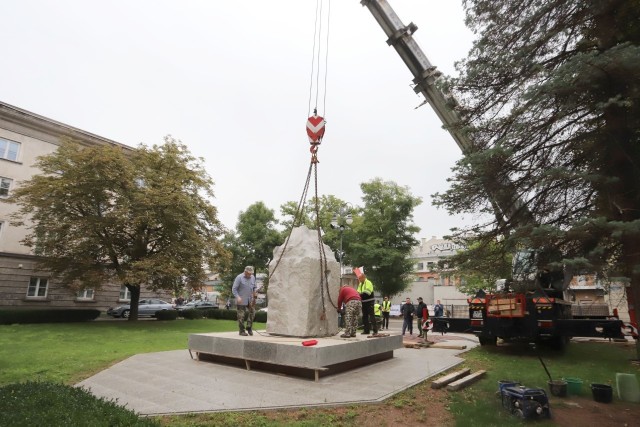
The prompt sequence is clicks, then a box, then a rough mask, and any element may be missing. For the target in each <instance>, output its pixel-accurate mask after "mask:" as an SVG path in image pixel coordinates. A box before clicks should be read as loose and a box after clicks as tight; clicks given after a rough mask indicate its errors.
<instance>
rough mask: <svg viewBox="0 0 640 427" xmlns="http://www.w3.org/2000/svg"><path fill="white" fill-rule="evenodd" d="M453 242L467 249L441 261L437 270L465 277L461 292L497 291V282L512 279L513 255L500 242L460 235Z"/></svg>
mask: <svg viewBox="0 0 640 427" xmlns="http://www.w3.org/2000/svg"><path fill="white" fill-rule="evenodd" d="M454 241H455V242H456V243H457V244H459V245H461V246H462V247H463V248H464V249H461V250H459V251H458V252H457V253H456V254H454V255H452V256H450V257H447V258H445V259H442V260H440V261H439V262H438V270H440V271H442V272H447V271H451V270H453V271H455V273H456V274H457V275H459V276H460V277H461V278H462V281H461V283H460V285H458V290H459V291H460V292H462V293H464V294H467V295H473V294H475V293H476V292H477V291H478V290H479V289H483V290H485V291H491V290H495V288H496V282H497V281H498V280H500V279H508V278H510V277H511V260H512V254H511V253H510V252H509V251H508V250H507V249H506V248H505V247H504V245H502V244H501V242H497V241H483V240H476V239H475V238H474V237H473V236H458V237H456V238H454Z"/></svg>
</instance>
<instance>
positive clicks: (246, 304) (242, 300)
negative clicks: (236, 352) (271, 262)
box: [231, 265, 258, 336]
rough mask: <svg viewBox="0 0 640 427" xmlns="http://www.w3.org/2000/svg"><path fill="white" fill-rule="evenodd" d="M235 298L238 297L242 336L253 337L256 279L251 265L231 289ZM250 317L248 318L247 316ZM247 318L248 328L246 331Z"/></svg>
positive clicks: (237, 303)
mask: <svg viewBox="0 0 640 427" xmlns="http://www.w3.org/2000/svg"><path fill="white" fill-rule="evenodd" d="M231 292H232V293H233V296H234V297H236V305H237V307H236V310H237V312H238V328H239V329H240V335H242V336H247V335H253V330H252V327H253V318H254V316H255V299H256V297H257V296H258V295H257V294H256V278H255V276H254V275H253V267H251V266H250V265H248V266H246V267H245V268H244V272H243V273H240V274H238V276H237V277H236V279H235V280H234V281H233V286H232V287H231ZM247 315H248V316H247ZM245 317H246V318H247V327H246V331H245V326H244V322H245Z"/></svg>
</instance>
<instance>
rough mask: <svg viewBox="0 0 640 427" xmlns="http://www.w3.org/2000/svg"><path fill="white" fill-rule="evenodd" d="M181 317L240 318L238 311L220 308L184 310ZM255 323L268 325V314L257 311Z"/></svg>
mask: <svg viewBox="0 0 640 427" xmlns="http://www.w3.org/2000/svg"><path fill="white" fill-rule="evenodd" d="M180 316H181V317H184V318H185V319H202V318H203V317H206V318H207V319H222V320H236V319H237V318H238V312H237V311H236V310H220V309H218V308H210V309H207V310H198V309H195V308H190V309H188V310H182V311H181V312H180ZM254 322H258V323H266V322H267V312H266V311H256V317H255V318H254Z"/></svg>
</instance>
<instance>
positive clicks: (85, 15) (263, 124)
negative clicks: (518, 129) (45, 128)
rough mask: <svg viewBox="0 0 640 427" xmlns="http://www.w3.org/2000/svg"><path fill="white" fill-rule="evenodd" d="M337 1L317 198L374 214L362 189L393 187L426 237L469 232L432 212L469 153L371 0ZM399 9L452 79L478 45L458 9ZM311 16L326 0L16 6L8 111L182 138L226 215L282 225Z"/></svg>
mask: <svg viewBox="0 0 640 427" xmlns="http://www.w3.org/2000/svg"><path fill="white" fill-rule="evenodd" d="M329 3H330V14H329V19H328V21H327V20H326V19H325V20H323V28H322V33H321V34H322V37H321V44H322V46H323V49H325V48H324V46H328V49H327V50H323V51H322V53H321V55H320V59H319V61H316V62H319V64H320V70H322V74H321V77H320V79H319V81H320V85H318V87H317V89H318V94H319V96H318V97H317V99H318V100H319V101H318V103H317V105H318V107H319V114H321V115H323V116H324V117H325V119H326V120H327V124H326V133H325V136H324V139H323V142H322V145H321V146H320V149H319V151H318V159H319V161H320V163H319V164H318V194H320V195H329V194H332V195H334V196H336V197H338V198H340V199H342V200H344V201H346V202H349V203H351V204H352V205H355V206H358V205H359V206H362V204H363V203H362V191H361V189H360V184H361V183H363V182H368V181H370V180H372V179H375V178H382V179H383V180H385V181H393V182H395V183H397V184H399V185H401V186H406V187H408V188H409V191H410V192H411V194H412V195H413V196H417V197H421V198H422V200H423V203H422V204H421V205H420V206H419V207H417V208H416V210H415V211H414V223H415V224H416V225H417V226H418V227H420V228H421V231H420V233H419V235H417V236H416V237H418V238H430V237H432V236H438V237H441V236H443V235H445V234H447V233H448V231H449V230H450V229H451V228H452V227H460V226H464V225H468V224H472V223H473V222H474V220H476V218H473V216H468V217H458V216H456V217H452V216H449V215H448V214H447V212H446V211H445V210H443V209H436V208H435V207H433V206H432V204H431V195H432V194H434V193H436V192H442V191H445V190H446V189H447V188H448V184H447V178H448V177H449V176H451V167H452V166H453V165H454V164H455V162H456V160H458V159H459V158H460V157H461V153H460V150H459V148H458V147H457V146H456V144H455V142H454V141H453V139H452V138H451V137H450V136H449V134H448V133H447V132H445V131H444V130H443V129H442V124H441V123H440V121H439V119H438V118H437V116H436V115H435V113H434V112H433V111H432V110H431V107H430V106H428V105H424V106H422V107H420V108H417V109H416V107H417V106H418V105H420V104H421V103H422V100H423V99H422V98H421V96H418V95H416V94H415V93H414V91H413V88H412V86H411V84H412V82H411V80H412V76H411V74H410V72H409V70H408V69H407V68H406V66H405V65H404V63H403V62H402V60H401V59H400V57H399V56H398V55H397V53H396V52H395V50H394V49H393V48H392V47H389V46H388V45H387V43H386V36H385V34H384V32H383V31H382V29H381V28H380V27H379V25H378V23H377V22H376V21H375V19H374V18H373V16H372V15H371V13H370V12H369V11H368V9H367V8H366V7H363V6H362V5H361V4H360V1H359V0H333V1H331V2H329V0H324V2H323V10H324V11H325V17H326V11H327V10H328V6H329ZM389 3H390V5H391V6H392V7H393V8H394V10H395V11H396V13H397V15H398V16H399V17H400V19H401V20H402V22H403V23H404V24H405V25H406V24H409V22H414V23H415V24H416V25H417V26H418V31H417V33H415V34H414V38H415V39H416V41H417V42H418V44H419V45H420V47H421V48H422V50H423V51H424V53H425V54H426V56H427V57H428V58H429V60H430V62H431V63H432V64H434V65H436V66H437V67H438V69H439V70H440V71H442V72H443V73H445V74H449V75H452V74H455V68H454V63H455V62H456V61H459V60H461V59H463V58H464V57H465V56H466V54H467V52H468V51H469V49H470V48H471V44H472V41H473V35H472V33H471V32H470V31H469V30H468V29H467V28H466V27H465V26H464V12H463V9H462V5H461V0H446V1H443V0H389ZM315 16H316V0H270V1H268V0H234V1H223V0H199V1H196V0H135V1H133V0H110V1H108V2H107V1H86V0H58V1H55V2H52V1H48V0H4V1H2V2H0V17H1V19H2V24H1V25H0V40H3V43H2V49H1V52H2V57H3V59H4V61H3V65H2V66H1V67H0V101H2V102H5V103H8V104H11V105H14V106H16V107H19V108H22V109H25V110H28V111H31V112H33V113H36V114H39V115H42V116H45V117H48V118H50V119H53V120H56V121H58V122H62V123H65V124H67V125H70V126H73V127H76V128H80V129H82V130H85V131H88V132H91V133H94V134H97V135H100V136H102V137H105V138H109V139H112V140H114V141H117V142H120V143H123V144H127V145H130V146H137V145H139V144H145V145H153V144H161V143H162V141H163V138H164V137H165V136H166V135H171V136H173V137H174V138H176V139H179V140H180V141H182V142H183V143H184V144H185V145H186V146H187V147H188V148H189V150H190V151H191V153H192V154H194V155H195V156H197V157H201V158H203V163H204V166H205V169H206V171H207V172H208V174H209V175H210V176H211V177H212V179H213V181H214V182H215V186H214V188H213V191H214V194H215V199H214V200H213V204H214V205H215V206H216V207H217V208H218V211H219V219H220V220H221V221H222V223H223V224H224V225H225V226H226V227H228V228H235V226H236V223H237V219H238V214H239V213H240V212H241V211H243V210H246V209H247V208H248V207H249V206H250V205H251V204H253V203H255V202H257V201H262V202H264V203H265V205H266V206H267V207H268V208H270V209H273V210H274V212H275V213H276V215H277V216H279V212H280V205H282V204H283V203H285V202H287V201H296V202H297V201H298V200H299V198H300V196H301V194H302V190H303V187H304V183H305V179H306V176H307V171H308V168H309V162H310V153H309V143H308V139H307V136H306V133H305V124H306V119H307V117H308V113H309V110H310V105H311V107H313V106H314V105H315V99H316V96H315V92H316V86H315V85H314V86H312V82H315V78H312V58H313V57H314V48H313V43H314V26H315ZM327 28H328V31H329V33H328V44H327V39H326V37H327V35H326V30H327ZM315 65H316V66H317V65H318V64H317V63H316V64H315ZM325 69H326V76H325V75H324V70H325ZM325 77H326V78H325ZM325 80H326V85H325V84H324V81H325ZM310 92H311V96H310ZM310 99H311V101H312V102H311V103H310ZM311 185H312V186H311V187H310V189H309V194H310V195H311V194H313V193H314V191H315V190H314V187H313V180H312V184H311Z"/></svg>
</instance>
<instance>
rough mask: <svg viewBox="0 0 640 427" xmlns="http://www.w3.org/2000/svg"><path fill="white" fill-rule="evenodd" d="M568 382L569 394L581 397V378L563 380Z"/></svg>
mask: <svg viewBox="0 0 640 427" xmlns="http://www.w3.org/2000/svg"><path fill="white" fill-rule="evenodd" d="M562 379H563V380H565V381H566V382H567V394H569V395H574V396H579V395H581V394H582V380H581V379H580V378H572V377H567V378H562Z"/></svg>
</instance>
